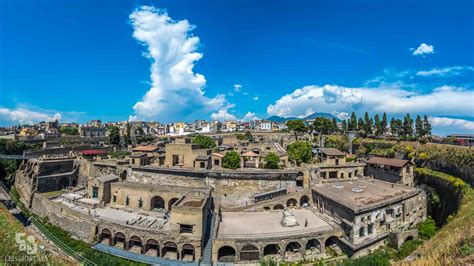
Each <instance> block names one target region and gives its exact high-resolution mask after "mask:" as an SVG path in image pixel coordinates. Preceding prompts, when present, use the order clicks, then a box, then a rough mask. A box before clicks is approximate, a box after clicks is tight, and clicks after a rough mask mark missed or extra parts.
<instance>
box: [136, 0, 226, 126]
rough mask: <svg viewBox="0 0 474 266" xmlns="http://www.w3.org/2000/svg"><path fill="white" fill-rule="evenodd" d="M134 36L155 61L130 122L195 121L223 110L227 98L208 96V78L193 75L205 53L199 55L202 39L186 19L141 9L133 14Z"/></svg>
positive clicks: (154, 9)
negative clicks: (144, 91) (206, 91)
mask: <svg viewBox="0 0 474 266" xmlns="http://www.w3.org/2000/svg"><path fill="white" fill-rule="evenodd" d="M130 22H131V25H132V26H133V30H134V31H133V37H134V38H135V39H136V40H137V41H139V42H140V44H142V45H143V46H144V47H145V48H146V51H144V52H143V55H144V56H145V57H147V58H149V59H150V60H151V62H152V64H151V67H150V72H151V76H150V77H151V84H152V86H151V88H150V89H149V90H148V91H147V92H146V94H145V95H144V96H143V98H142V99H141V101H139V102H137V103H136V104H135V105H134V106H133V109H134V111H135V114H134V115H133V116H131V117H130V119H135V120H137V119H139V120H160V121H163V122H169V121H173V120H178V119H179V120H183V119H184V120H186V119H195V118H196V117H198V116H202V115H205V114H209V113H210V112H213V111H216V110H220V109H222V108H224V107H225V106H226V105H227V104H228V103H227V100H226V98H225V96H224V95H217V96H216V97H214V98H209V97H207V96H206V95H205V92H204V87H205V85H206V79H205V77H204V76H203V75H201V74H199V73H194V72H193V68H194V64H195V62H197V61H199V60H200V59H201V58H202V57H203V54H202V53H199V52H197V48H198V46H199V38H198V37H197V36H194V35H192V34H191V33H190V32H191V31H192V30H193V29H194V26H193V25H191V24H190V23H189V22H188V21H187V20H180V21H175V20H173V19H172V18H170V17H169V16H168V14H167V13H166V12H165V11H163V10H160V9H156V8H154V7H150V6H142V7H140V8H138V9H136V10H135V11H134V12H132V14H130Z"/></svg>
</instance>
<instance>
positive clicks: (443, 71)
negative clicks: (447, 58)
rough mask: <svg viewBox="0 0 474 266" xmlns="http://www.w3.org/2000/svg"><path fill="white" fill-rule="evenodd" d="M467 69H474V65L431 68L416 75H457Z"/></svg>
mask: <svg viewBox="0 0 474 266" xmlns="http://www.w3.org/2000/svg"><path fill="white" fill-rule="evenodd" d="M467 71H474V67H471V66H452V67H444V68H433V69H430V70H423V71H418V72H417V73H416V75H417V76H422V77H430V76H439V77H448V76H457V75H460V74H462V73H463V72H467Z"/></svg>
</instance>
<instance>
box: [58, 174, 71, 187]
mask: <svg viewBox="0 0 474 266" xmlns="http://www.w3.org/2000/svg"><path fill="white" fill-rule="evenodd" d="M68 187H69V177H67V176H63V177H61V179H59V184H58V190H61V189H66V188H68Z"/></svg>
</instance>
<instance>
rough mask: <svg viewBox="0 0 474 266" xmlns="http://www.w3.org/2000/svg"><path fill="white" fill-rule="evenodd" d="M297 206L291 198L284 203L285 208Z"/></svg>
mask: <svg viewBox="0 0 474 266" xmlns="http://www.w3.org/2000/svg"><path fill="white" fill-rule="evenodd" d="M297 205H298V201H296V199H294V198H291V199H288V200H287V201H286V207H288V208H291V207H296V206H297Z"/></svg>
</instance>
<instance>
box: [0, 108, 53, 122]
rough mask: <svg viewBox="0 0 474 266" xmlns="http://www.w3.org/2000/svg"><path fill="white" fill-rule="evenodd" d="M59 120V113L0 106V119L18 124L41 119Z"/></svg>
mask: <svg viewBox="0 0 474 266" xmlns="http://www.w3.org/2000/svg"><path fill="white" fill-rule="evenodd" d="M54 120H61V114H60V113H53V112H48V111H33V110H29V109H26V108H15V109H8V108H0V121H5V122H9V123H18V124H34V123H38V122H41V121H54Z"/></svg>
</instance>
